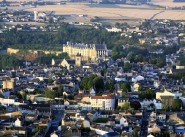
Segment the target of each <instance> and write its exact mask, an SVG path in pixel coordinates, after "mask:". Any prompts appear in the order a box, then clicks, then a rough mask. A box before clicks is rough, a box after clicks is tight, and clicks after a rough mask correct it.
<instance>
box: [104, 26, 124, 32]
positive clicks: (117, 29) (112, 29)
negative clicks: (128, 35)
mask: <svg viewBox="0 0 185 137" xmlns="http://www.w3.org/2000/svg"><path fill="white" fill-rule="evenodd" d="M106 30H107V31H108V32H121V31H122V29H119V28H116V27H112V28H106Z"/></svg>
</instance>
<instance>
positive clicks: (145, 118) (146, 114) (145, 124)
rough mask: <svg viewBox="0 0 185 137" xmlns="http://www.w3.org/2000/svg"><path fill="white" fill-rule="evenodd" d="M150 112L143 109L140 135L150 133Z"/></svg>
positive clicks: (142, 136) (141, 136)
mask: <svg viewBox="0 0 185 137" xmlns="http://www.w3.org/2000/svg"><path fill="white" fill-rule="evenodd" d="M149 117H150V112H146V111H145V110H144V111H143V117H142V124H141V129H140V137H146V136H147V134H148V121H149Z"/></svg>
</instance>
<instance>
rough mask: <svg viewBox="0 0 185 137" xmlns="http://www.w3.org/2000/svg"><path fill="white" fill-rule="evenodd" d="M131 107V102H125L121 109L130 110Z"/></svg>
mask: <svg viewBox="0 0 185 137" xmlns="http://www.w3.org/2000/svg"><path fill="white" fill-rule="evenodd" d="M129 108H130V103H124V104H123V105H122V106H121V109H123V110H128V109H129Z"/></svg>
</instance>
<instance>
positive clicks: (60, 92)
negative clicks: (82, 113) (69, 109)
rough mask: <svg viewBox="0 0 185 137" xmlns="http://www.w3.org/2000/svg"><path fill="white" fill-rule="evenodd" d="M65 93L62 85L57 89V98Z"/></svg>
mask: <svg viewBox="0 0 185 137" xmlns="http://www.w3.org/2000/svg"><path fill="white" fill-rule="evenodd" d="M63 92H64V89H63V86H62V85H60V86H59V87H58V88H57V91H56V96H57V97H61V96H63Z"/></svg>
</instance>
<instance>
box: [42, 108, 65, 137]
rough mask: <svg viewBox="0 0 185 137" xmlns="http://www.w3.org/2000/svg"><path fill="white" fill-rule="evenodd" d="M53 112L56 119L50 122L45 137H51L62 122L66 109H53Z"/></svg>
mask: <svg viewBox="0 0 185 137" xmlns="http://www.w3.org/2000/svg"><path fill="white" fill-rule="evenodd" d="M52 114H53V115H54V116H55V119H53V120H52V121H50V122H49V124H48V127H47V131H46V133H45V135H44V137H50V134H51V133H53V132H54V131H56V130H57V128H58V126H59V123H60V122H61V119H62V117H63V116H64V110H62V109H58V110H57V109H56V110H52Z"/></svg>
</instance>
